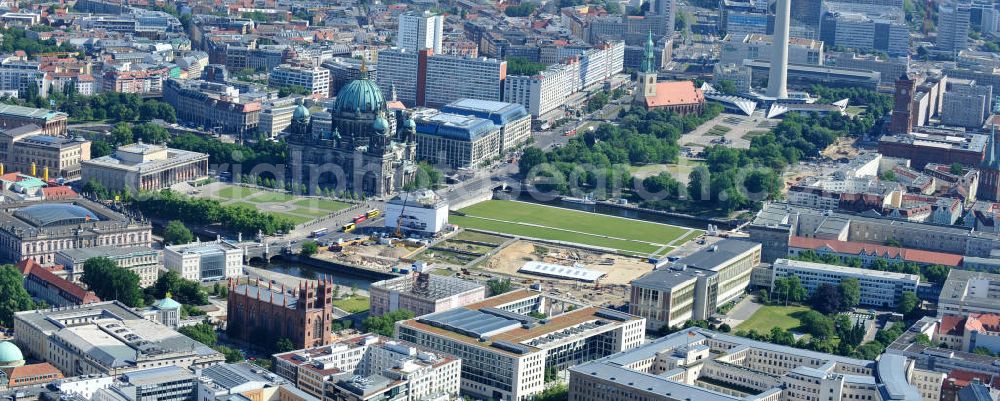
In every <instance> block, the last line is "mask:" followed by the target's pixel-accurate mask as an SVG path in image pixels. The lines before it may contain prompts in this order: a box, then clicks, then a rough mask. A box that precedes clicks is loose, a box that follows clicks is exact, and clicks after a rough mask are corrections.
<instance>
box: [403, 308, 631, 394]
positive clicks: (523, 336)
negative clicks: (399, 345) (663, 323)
mask: <svg viewBox="0 0 1000 401" xmlns="http://www.w3.org/2000/svg"><path fill="white" fill-rule="evenodd" d="M531 312H537V313H543V314H545V315H546V316H548V317H547V318H545V319H537V318H534V317H531V316H528V314H529V313H531ZM645 327H646V323H645V319H642V318H639V317H635V316H632V315H629V314H627V313H623V312H618V311H614V310H611V309H605V308H601V307H594V306H587V305H581V304H576V303H571V302H570V301H567V300H564V299H559V298H554V297H550V296H547V295H545V294H542V293H540V292H536V291H530V290H515V291H511V292H508V293H505V294H502V295H498V296H495V297H492V298H487V299H485V300H483V301H481V302H477V303H474V304H470V305H467V306H465V307H461V308H455V309H451V310H448V311H444V312H438V313H432V314H429V315H424V316H422V317H419V318H417V319H413V320H407V321H402V322H397V323H396V336H397V338H399V339H400V340H403V341H407V342H411V343H414V344H416V345H418V346H421V347H426V348H429V349H432V350H435V351H439V352H445V353H447V354H449V355H452V356H455V357H457V358H460V359H461V360H462V374H461V377H462V393H463V394H467V395H469V396H471V397H472V398H476V399H493V400H505V401H523V400H529V399H531V398H532V397H534V396H535V395H537V394H539V393H541V392H542V390H544V389H545V387H546V386H545V381H544V379H545V372H546V370H547V369H557V370H561V369H566V368H569V367H571V366H575V365H578V364H581V363H584V362H589V361H591V360H594V359H598V358H602V357H605V356H609V355H612V354H615V353H618V352H621V351H626V350H629V349H632V348H635V347H637V346H639V345H640V344H642V343H643V341H644V339H645V336H646V330H645Z"/></svg>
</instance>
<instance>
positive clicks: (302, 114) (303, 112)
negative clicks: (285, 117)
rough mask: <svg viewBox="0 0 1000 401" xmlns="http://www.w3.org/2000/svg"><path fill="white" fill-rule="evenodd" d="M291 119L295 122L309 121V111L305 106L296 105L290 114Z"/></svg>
mask: <svg viewBox="0 0 1000 401" xmlns="http://www.w3.org/2000/svg"><path fill="white" fill-rule="evenodd" d="M292 118H293V119H296V120H306V119H309V109H307V108H306V106H303V105H301V104H300V105H298V106H296V107H295V111H293V112H292Z"/></svg>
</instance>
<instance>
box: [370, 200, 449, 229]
mask: <svg viewBox="0 0 1000 401" xmlns="http://www.w3.org/2000/svg"><path fill="white" fill-rule="evenodd" d="M384 221H385V225H386V227H388V228H395V227H397V226H398V227H399V228H400V229H402V230H407V231H417V232H422V233H430V234H434V233H437V232H440V231H441V230H444V228H445V227H446V226H447V225H448V202H447V201H445V200H443V199H441V198H440V197H438V196H437V194H435V193H434V192H432V191H429V190H427V191H422V192H407V193H403V194H401V195H399V196H398V197H396V198H395V199H392V200H390V201H388V202H386V203H385V219H384Z"/></svg>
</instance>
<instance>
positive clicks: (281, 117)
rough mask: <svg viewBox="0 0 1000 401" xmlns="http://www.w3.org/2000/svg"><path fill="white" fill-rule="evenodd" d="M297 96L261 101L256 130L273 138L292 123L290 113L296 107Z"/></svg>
mask: <svg viewBox="0 0 1000 401" xmlns="http://www.w3.org/2000/svg"><path fill="white" fill-rule="evenodd" d="M298 101H299V99H298V98H294V97H283V98H278V99H274V100H270V101H267V102H264V103H261V109H260V122H259V123H258V124H259V125H257V132H260V133H262V134H264V135H266V136H267V137H268V138H274V137H275V136H277V135H278V134H280V133H281V132H282V131H284V130H285V129H286V128H288V126H290V125H292V113H293V112H295V108H296V107H298V103H297V102H298Z"/></svg>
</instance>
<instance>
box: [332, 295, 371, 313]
mask: <svg viewBox="0 0 1000 401" xmlns="http://www.w3.org/2000/svg"><path fill="white" fill-rule="evenodd" d="M333 306H335V307H338V308H340V309H343V310H344V311H345V312H347V313H360V312H364V311H366V310H368V306H369V302H368V297H362V296H358V295H355V296H353V297H347V298H344V299H335V300H334V301H333Z"/></svg>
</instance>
